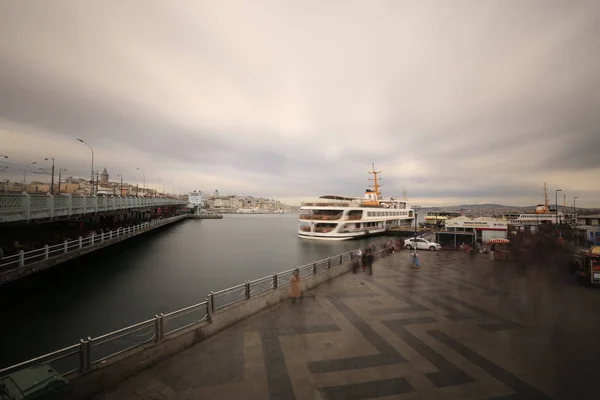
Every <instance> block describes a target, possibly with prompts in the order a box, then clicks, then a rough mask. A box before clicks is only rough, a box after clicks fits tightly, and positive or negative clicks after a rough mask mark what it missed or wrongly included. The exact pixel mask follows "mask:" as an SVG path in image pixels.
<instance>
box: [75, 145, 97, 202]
mask: <svg viewBox="0 0 600 400" xmlns="http://www.w3.org/2000/svg"><path fill="white" fill-rule="evenodd" d="M77 140H79V141H80V142H81V143H83V144H85V145H87V147H89V148H90V150H91V151H92V168H91V170H90V171H91V176H92V194H94V149H93V148H92V146H90V144H89V143H88V142H86V141H84V140H81V139H77Z"/></svg>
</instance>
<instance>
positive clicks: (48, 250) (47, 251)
mask: <svg viewBox="0 0 600 400" xmlns="http://www.w3.org/2000/svg"><path fill="white" fill-rule="evenodd" d="M49 252H50V246H48V245H45V246H44V260H47V259H48V253H49Z"/></svg>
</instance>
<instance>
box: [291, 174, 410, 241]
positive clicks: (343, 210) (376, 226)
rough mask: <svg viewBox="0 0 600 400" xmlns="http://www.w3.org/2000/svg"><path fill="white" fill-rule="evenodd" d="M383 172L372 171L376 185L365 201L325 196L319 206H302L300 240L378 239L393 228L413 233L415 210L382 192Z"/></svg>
mask: <svg viewBox="0 0 600 400" xmlns="http://www.w3.org/2000/svg"><path fill="white" fill-rule="evenodd" d="M380 173H381V171H377V172H376V171H375V166H374V165H373V170H372V171H369V174H372V175H373V178H372V179H371V178H370V179H369V181H373V184H372V185H369V189H367V190H366V191H365V195H364V197H363V198H362V199H361V198H358V197H343V196H334V195H327V196H321V197H319V199H318V200H317V201H316V202H308V203H302V205H301V207H300V217H299V221H298V236H299V237H301V238H309V239H321V240H348V239H355V238H359V237H365V236H370V235H377V234H381V233H383V232H385V231H386V230H387V229H389V228H392V227H405V228H406V229H410V227H412V224H413V223H414V218H415V216H414V210H412V209H410V208H409V207H408V206H407V203H406V201H402V200H397V199H395V198H393V197H391V198H390V199H385V198H384V197H383V196H382V195H381V191H380V190H379V188H380V187H381V185H379V179H380V178H379V177H378V176H377V175H378V174H380Z"/></svg>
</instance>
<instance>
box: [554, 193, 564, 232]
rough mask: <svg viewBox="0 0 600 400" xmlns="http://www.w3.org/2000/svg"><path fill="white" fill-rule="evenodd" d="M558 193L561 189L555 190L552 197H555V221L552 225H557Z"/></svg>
mask: <svg viewBox="0 0 600 400" xmlns="http://www.w3.org/2000/svg"><path fill="white" fill-rule="evenodd" d="M558 192H562V189H556V190H555V191H554V197H555V199H554V200H555V201H556V210H555V211H556V220H555V221H554V223H556V224H558Z"/></svg>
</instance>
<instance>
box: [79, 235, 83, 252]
mask: <svg viewBox="0 0 600 400" xmlns="http://www.w3.org/2000/svg"><path fill="white" fill-rule="evenodd" d="M82 248H83V238H82V237H81V236H79V249H80V250H81V249H82Z"/></svg>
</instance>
